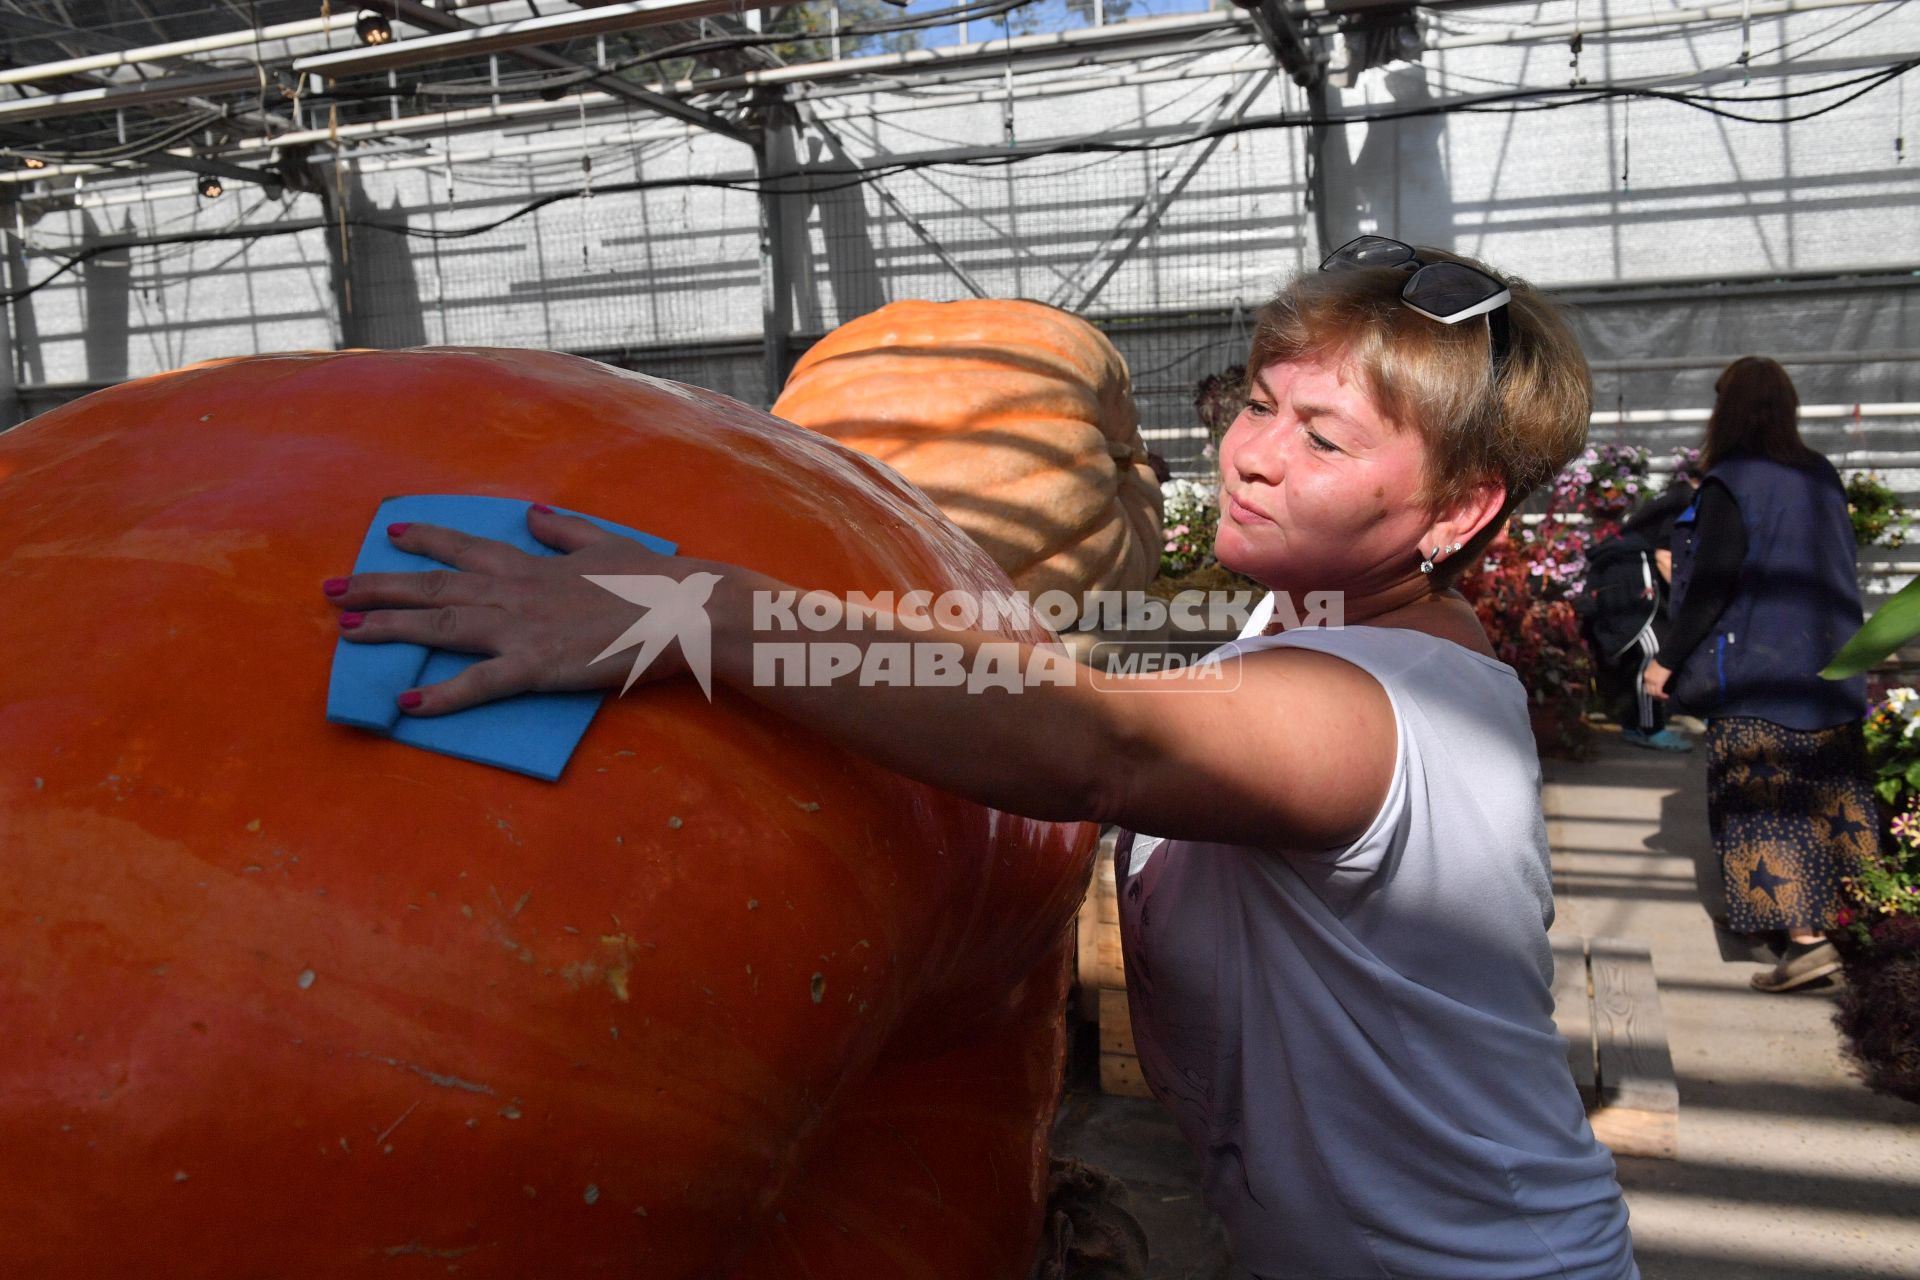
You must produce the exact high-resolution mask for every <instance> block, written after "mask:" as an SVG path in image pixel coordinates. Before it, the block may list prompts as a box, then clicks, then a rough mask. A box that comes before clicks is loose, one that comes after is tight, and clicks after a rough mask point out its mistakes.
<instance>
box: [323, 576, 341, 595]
mask: <svg viewBox="0 0 1920 1280" xmlns="http://www.w3.org/2000/svg"><path fill="white" fill-rule="evenodd" d="M320 589H321V590H322V591H324V592H326V593H327V594H328V595H330V596H343V595H345V594H347V580H346V579H345V578H328V579H327V580H326V581H325V582H323V583H321V584H320Z"/></svg>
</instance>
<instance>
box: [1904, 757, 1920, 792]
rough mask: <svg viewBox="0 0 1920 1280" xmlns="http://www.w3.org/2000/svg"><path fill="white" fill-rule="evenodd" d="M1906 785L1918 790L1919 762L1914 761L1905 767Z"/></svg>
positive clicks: (1919, 779)
mask: <svg viewBox="0 0 1920 1280" xmlns="http://www.w3.org/2000/svg"><path fill="white" fill-rule="evenodd" d="M1907 785H1908V786H1910V787H1912V788H1914V789H1915V790H1920V760H1915V761H1914V762H1913V763H1912V764H1910V765H1908V766H1907Z"/></svg>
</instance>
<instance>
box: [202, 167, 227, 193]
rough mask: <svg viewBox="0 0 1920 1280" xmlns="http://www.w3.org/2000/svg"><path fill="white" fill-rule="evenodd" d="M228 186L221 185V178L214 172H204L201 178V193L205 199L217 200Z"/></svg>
mask: <svg viewBox="0 0 1920 1280" xmlns="http://www.w3.org/2000/svg"><path fill="white" fill-rule="evenodd" d="M225 190H226V188H225V187H223V186H221V185H220V179H218V178H216V177H214V176H213V175H212V174H210V173H208V174H203V175H201V178H200V195H201V197H202V198H203V199H207V200H217V199H219V198H220V193H221V192H223V191H225Z"/></svg>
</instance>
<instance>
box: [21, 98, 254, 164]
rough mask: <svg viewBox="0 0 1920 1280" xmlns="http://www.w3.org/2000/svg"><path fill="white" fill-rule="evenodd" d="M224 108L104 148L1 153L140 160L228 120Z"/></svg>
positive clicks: (77, 160) (65, 159)
mask: <svg viewBox="0 0 1920 1280" xmlns="http://www.w3.org/2000/svg"><path fill="white" fill-rule="evenodd" d="M225 116H226V113H225V112H224V111H204V112H201V113H199V114H197V115H195V116H194V117H193V118H192V119H190V120H186V121H183V122H181V123H180V124H177V125H170V126H168V127H167V128H165V129H162V130H161V131H160V132H158V133H156V134H151V135H149V136H148V137H145V138H141V139H140V140H138V141H137V142H129V143H125V144H123V145H120V146H114V147H102V148H99V149H97V150H93V151H74V150H65V149H61V150H54V149H49V148H45V147H35V146H11V147H6V148H0V155H10V156H23V157H28V158H31V159H34V160H45V161H47V162H49V163H55V162H57V163H74V164H111V163H113V162H115V161H125V160H138V159H140V158H141V157H142V156H149V155H152V154H153V153H154V152H156V151H164V150H166V149H167V148H168V147H170V146H172V145H173V144H174V143H176V142H178V141H180V140H181V139H182V138H185V137H188V136H190V135H192V134H195V133H198V132H199V131H200V130H202V129H204V128H206V127H207V126H208V125H210V124H213V123H214V122H215V121H218V120H221V119H224V118H225Z"/></svg>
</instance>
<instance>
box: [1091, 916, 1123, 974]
mask: <svg viewBox="0 0 1920 1280" xmlns="http://www.w3.org/2000/svg"><path fill="white" fill-rule="evenodd" d="M1093 978H1094V981H1093V985H1094V986H1096V987H1113V988H1115V989H1120V988H1124V987H1125V986H1126V985H1127V962H1126V960H1125V959H1123V958H1122V957H1121V954H1120V926H1119V925H1117V924H1104V923H1102V924H1097V925H1095V926H1094V938H1093Z"/></svg>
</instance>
